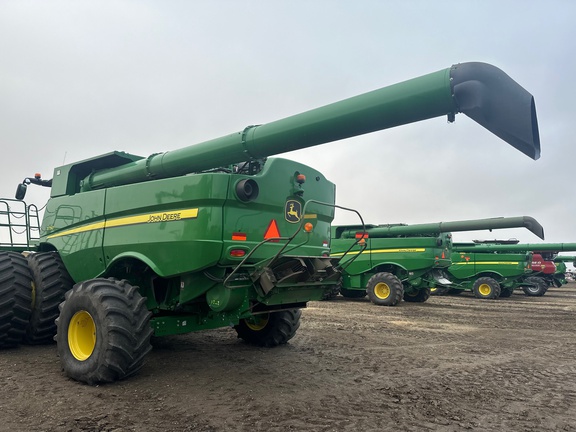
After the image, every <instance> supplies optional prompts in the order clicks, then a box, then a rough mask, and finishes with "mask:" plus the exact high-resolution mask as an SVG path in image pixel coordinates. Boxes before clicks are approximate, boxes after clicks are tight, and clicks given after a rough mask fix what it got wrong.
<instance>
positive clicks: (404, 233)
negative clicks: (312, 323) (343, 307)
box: [328, 216, 544, 306]
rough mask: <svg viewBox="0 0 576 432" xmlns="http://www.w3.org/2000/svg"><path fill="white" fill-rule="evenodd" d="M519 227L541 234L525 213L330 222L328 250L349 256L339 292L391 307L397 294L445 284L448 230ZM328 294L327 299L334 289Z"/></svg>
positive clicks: (426, 292) (424, 293) (418, 295)
mask: <svg viewBox="0 0 576 432" xmlns="http://www.w3.org/2000/svg"><path fill="white" fill-rule="evenodd" d="M521 227H524V228H527V229H529V230H530V231H531V232H533V233H534V234H536V235H537V236H539V237H540V238H544V229H543V228H542V226H541V225H540V224H539V223H538V222H537V221H536V220H535V219H534V218H531V217H529V216H521V217H511V218H504V217H501V218H491V219H478V220H464V221H455V222H438V223H429V224H417V225H405V224H396V225H366V226H365V228H363V227H362V226H359V225H342V226H334V227H332V252H331V254H332V256H333V257H342V256H344V255H348V256H349V258H346V259H342V261H341V264H342V267H343V271H342V282H341V286H340V289H339V292H340V294H342V296H344V297H347V298H360V297H364V296H366V295H368V298H369V299H370V301H371V302H372V303H374V304H376V305H379V306H395V305H397V304H398V303H399V302H400V301H401V300H402V299H404V300H405V301H408V302H425V301H426V300H428V298H429V297H430V290H431V288H435V287H437V285H438V284H439V283H444V284H449V283H450V282H449V280H448V279H447V275H446V271H447V269H448V268H449V266H450V265H451V256H452V234H451V233H452V232H458V231H473V230H484V229H488V230H492V229H503V228H521ZM359 239H360V243H359V242H358V240H359ZM358 243H359V244H358ZM355 244H356V246H355ZM354 247H356V249H357V250H353V249H352V248H354ZM364 249H365V250H364ZM330 294H331V295H330V296H329V297H328V298H331V297H334V296H335V295H336V294H337V291H335V292H333V293H330Z"/></svg>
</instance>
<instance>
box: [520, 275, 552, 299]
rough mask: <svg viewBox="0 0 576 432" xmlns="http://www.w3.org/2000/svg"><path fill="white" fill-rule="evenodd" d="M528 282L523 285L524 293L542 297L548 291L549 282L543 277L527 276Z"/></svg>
mask: <svg viewBox="0 0 576 432" xmlns="http://www.w3.org/2000/svg"><path fill="white" fill-rule="evenodd" d="M526 283H527V284H528V285H524V286H523V287H522V291H524V294H526V295H527V296H531V297H542V296H543V295H544V294H546V291H548V284H547V283H546V281H545V280H544V279H542V278H539V277H535V276H531V277H527V278H526Z"/></svg>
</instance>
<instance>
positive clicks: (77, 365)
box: [57, 292, 108, 381]
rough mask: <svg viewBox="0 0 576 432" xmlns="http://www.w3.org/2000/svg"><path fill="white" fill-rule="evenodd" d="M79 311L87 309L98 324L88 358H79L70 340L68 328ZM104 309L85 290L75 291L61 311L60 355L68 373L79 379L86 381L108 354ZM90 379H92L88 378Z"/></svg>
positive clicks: (59, 330) (59, 329)
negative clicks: (71, 347) (73, 351)
mask: <svg viewBox="0 0 576 432" xmlns="http://www.w3.org/2000/svg"><path fill="white" fill-rule="evenodd" d="M79 311H86V312H88V313H89V314H90V315H91V316H92V319H93V320H94V324H95V326H96V344H95V346H94V351H92V354H91V355H90V357H88V358H87V359H86V360H84V361H81V360H78V359H77V358H76V357H74V355H73V354H72V352H71V351H70V345H69V342H68V329H69V328H70V323H71V322H72V318H73V317H74V314H76V313H77V312H79ZM102 315H103V313H102V310H101V308H99V307H98V306H97V305H95V304H94V302H93V299H92V298H91V297H90V296H89V295H87V293H85V292H73V293H72V294H71V295H70V296H69V297H68V298H67V299H66V301H65V303H64V307H63V308H62V310H61V311H60V317H59V318H58V319H59V323H60V326H59V328H58V336H57V338H58V339H57V342H58V355H59V356H60V359H61V361H62V362H63V363H65V369H66V373H67V374H68V375H69V376H70V377H71V378H74V379H76V380H79V381H85V380H86V378H87V377H91V376H92V375H93V374H94V373H95V372H97V370H98V367H99V365H101V364H102V363H103V361H104V357H105V355H106V351H105V348H104V347H106V346H107V341H108V333H107V332H106V331H105V328H106V326H105V317H103V316H102ZM88 381H90V379H88Z"/></svg>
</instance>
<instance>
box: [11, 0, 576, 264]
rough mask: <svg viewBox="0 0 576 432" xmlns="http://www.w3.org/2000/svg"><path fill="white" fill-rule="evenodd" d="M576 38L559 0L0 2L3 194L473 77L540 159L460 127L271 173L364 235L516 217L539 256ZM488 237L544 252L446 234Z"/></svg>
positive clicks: (568, 140) (552, 217)
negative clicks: (293, 181) (445, 75)
mask: <svg viewBox="0 0 576 432" xmlns="http://www.w3.org/2000/svg"><path fill="white" fill-rule="evenodd" d="M575 22H576V2H574V1H571V0H565V1H559V0H556V1H555V0H548V1H546V2H544V1H522V2H520V1H502V0H500V1H487V0H483V1H439V0H436V1H385V0H378V1H360V0H354V1H336V0H331V1H313V0H308V1H303V0H302V1H298V0H291V1H215V0H211V1H199V0H196V1H164V0H163V1H98V2H88V1H24V0H14V1H9V0H0V145H1V148H2V168H1V173H2V177H1V179H2V181H1V182H0V196H8V197H13V195H14V191H15V188H16V185H17V184H18V183H19V182H21V181H22V179H23V178H24V177H27V176H32V175H34V173H36V172H40V173H42V174H43V176H44V177H45V178H51V177H52V171H53V169H54V167H55V166H58V165H62V164H63V163H70V162H73V161H77V160H81V159H85V158H88V157H92V156H96V155H98V154H101V153H106V152H109V151H112V150H123V151H126V152H129V153H134V154H138V155H141V156H148V155H149V154H151V153H156V152H161V151H167V150H173V149H177V148H180V147H183V146H187V145H190V144H194V143H197V142H202V141H204V140H208V139H211V138H217V137H220V136H223V135H226V134H229V133H233V132H237V131H240V130H242V129H243V128H244V127H245V126H247V125H251V124H262V123H266V122H270V121H273V120H277V119H281V118H284V117H287V116H289V115H292V114H296V113H299V112H302V111H306V110H309V109H312V108H315V107H318V106H322V105H325V104H328V103H331V102H335V101H338V100H341V99H345V98H348V97H351V96H355V95H357V94H361V93H364V92H367V91H370V90H374V89H377V88H380V87H384V86H387V85H391V84H394V83H397V82H400V81H404V80H407V79H410V78H413V77H417V76H421V75H424V74H427V73H430V72H434V71H437V70H440V69H445V68H448V67H450V66H451V65H452V64H454V63H461V62H468V61H480V62H486V63H490V64H493V65H495V66H497V67H499V68H500V69H502V70H503V71H504V72H506V73H507V74H508V75H510V76H511V77H512V78H513V79H514V80H516V81H517V82H518V83H520V84H521V85H522V86H523V87H524V88H526V89H527V90H528V91H529V92H530V93H532V95H533V96H534V98H535V101H536V109H537V115H538V120H539V129H540V140H541V145H542V156H541V158H540V159H539V160H537V161H534V160H532V159H530V158H528V157H527V156H525V155H523V154H522V153H520V152H519V151H517V150H515V149H514V148H512V147H510V146H509V145H507V144H506V143H505V142H504V141H502V140H500V139H499V138H497V137H496V136H494V135H492V134H491V133H489V132H488V131H486V130H485V129H483V128H482V127H481V126H479V125H478V124H476V123H475V122H474V121H472V120H471V119H469V118H468V117H466V116H465V115H463V114H459V115H457V117H456V122H455V123H453V124H448V123H447V122H446V119H445V118H436V119H431V120H426V121H423V122H420V123H414V124H409V125H405V126H400V127H397V128H394V129H388V130H384V131H380V132H376V133H372V134H369V135H364V136H361V137H356V138H353V139H348V140H344V141H340V142H338V143H331V144H325V145H322V146H319V147H315V148H311V149H307V150H300V151H295V152H291V153H288V154H285V155H282V157H286V158H290V159H294V160H298V161H301V162H304V163H306V164H308V165H311V166H313V167H314V168H317V169H318V170H320V171H321V172H322V173H324V174H325V175H326V177H327V178H328V179H329V180H331V181H332V182H334V183H335V184H336V187H337V203H338V204H340V205H342V206H346V207H352V208H355V209H357V210H359V211H360V212H361V213H362V215H363V217H364V220H365V221H366V222H367V223H375V224H377V223H397V222H403V223H408V224H413V223H427V222H439V221H453V220H461V219H478V218H487V217H497V216H524V215H526V216H532V217H534V218H536V219H537V220H538V221H539V222H540V223H541V224H542V225H543V226H544V229H545V233H546V242H576V221H575V217H574V215H575V212H576V200H575V199H574V187H575V185H574V173H575V171H576V165H575V164H576V158H575V157H574V155H575V153H576V149H575V146H574V136H575V131H574V124H575V122H576V100H575V99H576V90H575V88H576V87H575V78H574V77H576V55H575V54H576V53H575V44H576V42H575V41H576V25H575ZM47 196H48V194H47V191H46V190H41V188H38V187H35V188H33V187H30V188H29V194H28V196H27V200H28V201H32V202H35V203H36V204H39V205H43V203H44V201H45V200H46V199H47ZM335 222H336V223H355V222H356V220H355V219H354V218H352V217H351V216H348V214H346V213H344V212H337V215H336V220H335ZM495 237H498V238H509V237H516V238H518V239H520V240H521V241H523V242H530V243H537V242H540V240H539V239H538V238H537V237H536V236H534V235H533V234H531V233H530V232H528V231H526V230H523V229H515V230H501V231H498V232H496V231H495V232H493V233H489V232H475V233H455V239H456V240H460V241H464V240H471V239H476V238H484V239H486V238H495ZM574 255H576V252H575V253H574Z"/></svg>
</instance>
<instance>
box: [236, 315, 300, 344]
mask: <svg viewBox="0 0 576 432" xmlns="http://www.w3.org/2000/svg"><path fill="white" fill-rule="evenodd" d="M301 315H302V312H301V311H300V309H290V310H285V311H279V312H269V313H266V314H258V315H254V316H253V317H251V318H247V319H242V320H240V323H239V324H238V325H236V326H234V329H235V330H236V333H238V337H239V338H240V339H243V340H244V341H245V342H248V343H250V344H253V345H258V346H264V347H274V346H278V345H283V344H285V343H286V342H288V341H289V340H290V339H292V338H293V337H294V335H295V334H296V330H298V327H300V316H301Z"/></svg>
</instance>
